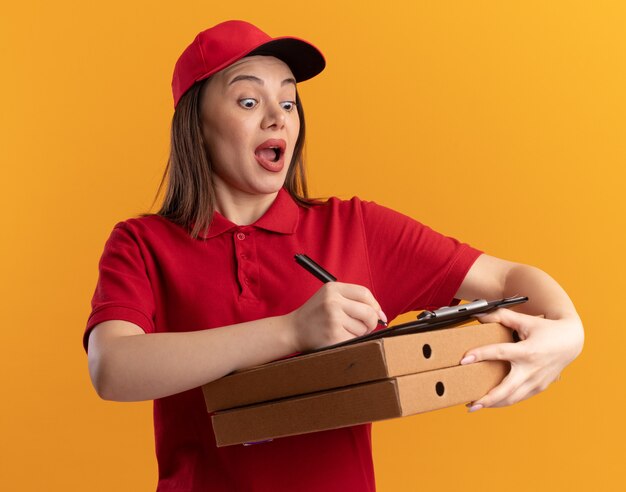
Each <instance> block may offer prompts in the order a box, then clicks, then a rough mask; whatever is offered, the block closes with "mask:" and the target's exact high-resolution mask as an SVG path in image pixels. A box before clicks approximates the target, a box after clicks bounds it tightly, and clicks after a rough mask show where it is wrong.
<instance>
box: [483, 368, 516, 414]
mask: <svg viewBox="0 0 626 492" xmlns="http://www.w3.org/2000/svg"><path fill="white" fill-rule="evenodd" d="M523 383H524V377H523V375H522V374H520V372H518V371H514V370H511V372H509V374H507V376H506V377H505V378H504V379H503V380H502V382H501V383H500V384H499V385H498V386H496V387H495V388H493V389H492V390H491V391H489V392H488V393H487V394H486V395H485V396H483V397H482V398H479V399H478V400H476V401H475V402H473V403H472V408H475V407H478V406H480V408H489V407H491V406H493V405H494V404H495V403H498V402H501V401H502V400H504V399H506V398H508V397H509V396H510V395H512V394H513V393H514V392H515V391H516V390H517V389H518V388H519V387H520V386H521V385H522V384H523Z"/></svg>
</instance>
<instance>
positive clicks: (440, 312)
mask: <svg viewBox="0 0 626 492" xmlns="http://www.w3.org/2000/svg"><path fill="white" fill-rule="evenodd" d="M526 301H528V297H525V296H512V297H505V298H504V299H496V300H493V301H487V300H485V299H478V300H475V301H472V302H469V303H467V304H459V305H457V306H444V307H441V308H439V309H436V310H434V311H429V310H426V311H422V312H421V313H420V314H419V316H418V317H417V320H415V321H409V322H408V323H402V324H399V325H395V326H389V327H387V328H384V329H382V330H377V331H374V332H372V333H368V334H367V335H362V336H360V337H356V338H351V339H350V340H346V341H344V342H339V343H335V344H333V345H327V346H326V347H320V348H317V349H313V350H308V351H306V352H301V353H300V354H298V355H295V356H294V357H298V356H299V355H307V354H314V353H316V352H322V351H324V350H331V349H334V348H339V347H345V346H347V345H353V344H355V343H360V342H366V341H369V340H376V339H379V338H385V337H395V336H399V335H408V334H410V333H420V332H425V331H431V330H440V329H442V328H451V327H453V326H457V325H460V324H463V323H465V322H467V321H469V320H470V319H471V318H472V317H473V316H474V315H475V314H481V313H488V312H490V311H494V310H496V309H498V308H508V307H511V306H515V305H517V304H522V303H524V302H526Z"/></svg>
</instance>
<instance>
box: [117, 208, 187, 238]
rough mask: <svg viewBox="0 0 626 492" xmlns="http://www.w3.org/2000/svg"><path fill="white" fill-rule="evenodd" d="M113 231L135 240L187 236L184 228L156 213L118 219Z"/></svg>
mask: <svg viewBox="0 0 626 492" xmlns="http://www.w3.org/2000/svg"><path fill="white" fill-rule="evenodd" d="M113 231H114V232H115V231H119V232H121V233H125V234H127V235H130V236H132V237H134V238H135V239H137V240H142V241H146V240H150V239H157V238H158V239H163V238H166V237H172V236H181V237H184V236H188V233H187V231H186V229H185V228H184V227H183V226H181V225H179V224H176V223H174V222H172V221H171V220H169V219H167V218H165V217H163V216H161V215H158V214H142V215H137V216H134V217H130V218H128V219H125V220H121V221H118V222H117V223H116V224H115V225H114V227H113Z"/></svg>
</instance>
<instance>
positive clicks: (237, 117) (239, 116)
mask: <svg viewBox="0 0 626 492" xmlns="http://www.w3.org/2000/svg"><path fill="white" fill-rule="evenodd" d="M203 91H204V92H203V94H202V99H201V118H202V133H203V136H204V142H205V144H206V148H207V152H208V156H209V159H210V161H211V164H212V166H213V171H214V180H215V188H216V192H217V193H218V195H220V194H223V193H224V192H226V193H229V194H231V195H232V196H234V195H239V196H240V195H241V194H242V193H245V194H252V195H267V194H271V193H276V192H278V190H279V189H280V188H281V187H282V186H283V184H284V182H285V178H286V176H287V170H288V168H289V164H290V163H291V157H292V156H293V151H294V146H295V143H296V140H297V138H298V133H299V131H300V121H299V119H298V109H297V108H296V83H295V79H294V76H293V74H292V73H291V70H290V69H289V67H288V66H287V65H286V64H285V63H284V62H282V61H281V60H279V59H278V58H274V57H272V56H251V57H246V58H243V59H241V60H239V61H237V62H235V63H234V64H232V65H231V66H229V67H228V68H226V69H224V70H222V71H221V72H218V73H216V74H215V75H213V76H212V77H211V78H210V79H209V80H208V81H207V83H206V84H205V86H204V88H203Z"/></svg>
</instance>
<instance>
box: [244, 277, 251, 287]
mask: <svg viewBox="0 0 626 492" xmlns="http://www.w3.org/2000/svg"><path fill="white" fill-rule="evenodd" d="M243 283H244V284H246V285H248V284H249V283H250V281H249V280H248V278H247V277H246V278H244V279H243Z"/></svg>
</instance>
